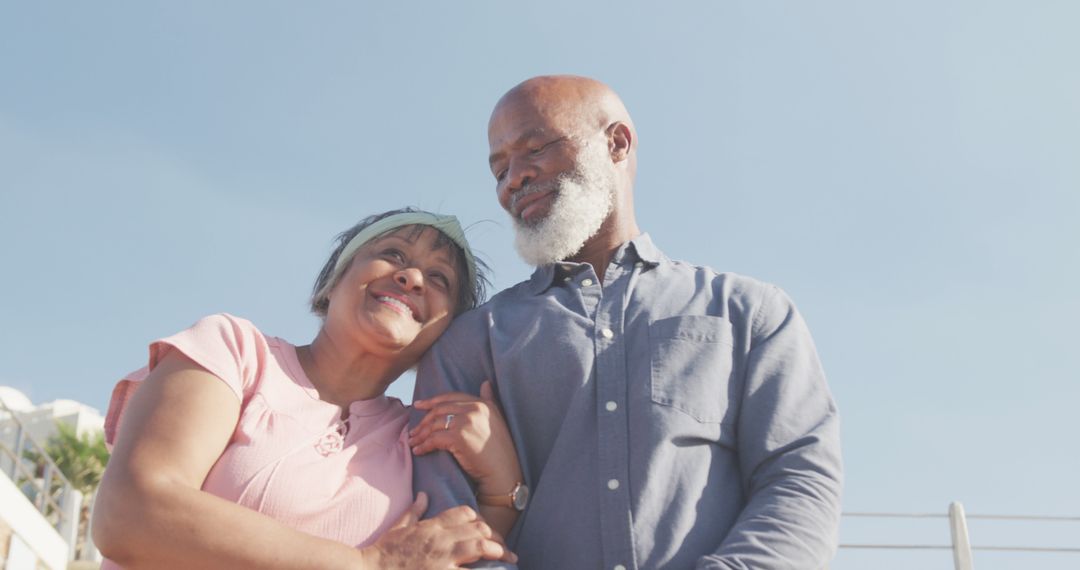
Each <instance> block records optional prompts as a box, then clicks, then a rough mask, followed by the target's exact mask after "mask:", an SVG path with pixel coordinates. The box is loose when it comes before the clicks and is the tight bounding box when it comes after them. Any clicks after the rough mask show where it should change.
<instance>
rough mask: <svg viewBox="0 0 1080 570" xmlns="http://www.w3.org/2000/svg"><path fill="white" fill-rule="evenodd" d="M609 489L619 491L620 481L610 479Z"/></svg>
mask: <svg viewBox="0 0 1080 570" xmlns="http://www.w3.org/2000/svg"><path fill="white" fill-rule="evenodd" d="M607 488H608V489H611V490H612V491H614V490H615V489H618V488H619V480H618V479H608V482H607Z"/></svg>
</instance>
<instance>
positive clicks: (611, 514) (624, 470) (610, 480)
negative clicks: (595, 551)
mask: <svg viewBox="0 0 1080 570" xmlns="http://www.w3.org/2000/svg"><path fill="white" fill-rule="evenodd" d="M632 267H633V266H632V265H631V266H629V268H624V267H623V266H622V264H620V263H617V262H616V261H614V260H613V261H612V263H611V264H610V265H609V266H608V269H607V272H606V274H605V284H604V287H603V288H601V287H600V286H599V285H596V284H595V283H594V284H592V286H591V289H594V290H595V291H591V292H590V294H595V298H596V300H597V305H596V310H595V311H593V312H592V315H593V326H594V331H595V334H594V335H593V343H594V349H595V357H596V360H595V371H594V374H595V387H596V414H597V418H596V419H597V421H596V423H597V427H598V430H597V435H598V441H597V464H598V467H599V473H598V475H599V481H597V483H596V484H597V487H598V490H597V492H598V493H599V494H600V505H601V510H602V513H601V517H600V520H601V525H600V526H601V529H600V535H601V542H602V545H603V555H604V567H605V568H619V567H621V568H624V569H634V568H637V564H636V562H635V560H634V545H633V533H632V531H633V521H632V520H631V512H630V481H628V480H627V476H628V474H629V472H630V468H629V461H630V458H629V440H628V437H627V428H628V426H627V415H626V414H627V408H626V405H625V402H626V398H627V394H626V380H625V379H626V343H625V341H624V338H623V317H624V314H623V307H624V306H625V297H626V294H627V285H628V283H629V279H628V277H629V276H628V275H627V273H628V271H632ZM582 285H583V286H584V281H583V282H582ZM582 293H583V295H584V294H585V289H583V291H582Z"/></svg>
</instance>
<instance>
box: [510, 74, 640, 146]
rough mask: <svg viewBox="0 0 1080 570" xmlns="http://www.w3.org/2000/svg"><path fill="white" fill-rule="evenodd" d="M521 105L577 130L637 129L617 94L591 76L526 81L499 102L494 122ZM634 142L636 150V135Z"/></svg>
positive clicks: (554, 77)
mask: <svg viewBox="0 0 1080 570" xmlns="http://www.w3.org/2000/svg"><path fill="white" fill-rule="evenodd" d="M518 106H527V107H531V108H532V109H533V110H535V111H536V112H538V113H540V114H542V115H543V116H545V117H548V118H549V119H552V120H555V121H558V122H559V123H560V124H562V125H565V126H567V127H569V128H574V129H575V130H577V129H578V128H582V129H596V128H599V129H606V128H607V127H608V126H610V125H612V124H613V123H616V122H621V123H624V124H625V125H626V126H627V127H629V128H630V130H631V131H633V129H634V123H633V121H632V120H631V119H630V113H629V112H627V110H626V106H625V105H623V102H622V100H621V99H619V96H618V95H617V94H616V93H615V91H613V90H612V89H611V88H610V87H608V86H607V85H605V84H603V83H601V82H600V81H597V80H595V79H592V78H590V77H580V76H577V75H542V76H539V77H533V78H531V79H526V80H525V81H523V82H521V83H519V84H517V85H515V86H514V87H513V88H512V89H510V90H509V91H507V92H506V94H505V95H503V96H502V98H501V99H499V102H498V103H496V104H495V110H494V111H492V113H491V121H492V122H494V121H495V119H496V117H498V116H499V115H500V113H505V112H507V111H508V110H510V109H513V108H515V107H518ZM563 121H565V122H563ZM489 125H490V123H489ZM631 142H632V144H633V145H634V147H636V145H637V136H636V133H635V136H634V137H633V140H632V141H631Z"/></svg>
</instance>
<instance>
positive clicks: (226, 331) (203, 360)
mask: <svg viewBox="0 0 1080 570" xmlns="http://www.w3.org/2000/svg"><path fill="white" fill-rule="evenodd" d="M170 350H179V351H180V353H181V354H183V355H184V356H186V357H188V358H189V359H191V360H192V361H193V362H195V363H196V364H198V365H199V366H201V367H203V368H205V369H206V370H207V371H208V372H210V373H211V374H213V375H214V376H216V377H217V378H219V379H221V381H222V382H224V383H225V385H226V386H228V387H229V388H230V389H232V391H233V393H234V394H236V397H237V398H238V399H240V400H241V401H245V400H247V397H248V396H250V395H251V393H252V392H253V391H254V388H255V385H256V383H257V380H258V378H259V376H260V372H261V370H262V365H263V363H265V362H266V359H267V355H268V353H269V345H268V344H267V342H266V338H265V337H264V336H263V335H262V333H260V332H259V330H258V329H256V328H255V325H253V324H251V322H249V321H247V320H245V319H240V318H237V317H234V316H232V315H228V314H225V313H221V314H218V315H211V316H209V317H204V318H202V319H200V320H199V321H198V322H196V323H195V324H194V325H192V326H191V328H189V329H186V330H183V331H181V332H179V333H177V334H175V335H173V336H170V337H166V338H163V339H161V340H156V341H154V342H153V343H151V344H150V363H149V364H148V365H147V366H145V367H143V368H140V369H138V370H136V371H134V372H132V373H130V374H128V375H126V376H124V378H123V379H122V380H120V382H118V383H117V384H116V387H115V388H113V392H112V396H111V398H110V399H109V410H108V412H106V414H105V441H106V443H108V444H109V445H110V446H111V445H112V444H113V442H114V441H115V439H116V432H117V429H119V427H120V421H121V419H122V418H123V415H124V409H125V408H126V407H127V403H128V401H130V399H131V397H132V396H133V395H134V394H135V391H136V389H138V387H139V385H141V383H142V381H143V380H145V379H146V377H147V376H148V375H149V373H150V370H152V369H153V368H154V367H155V366H157V364H158V362H160V361H161V359H162V358H164V357H165V355H166V354H168V353H169V351H170Z"/></svg>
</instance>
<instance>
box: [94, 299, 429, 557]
mask: <svg viewBox="0 0 1080 570" xmlns="http://www.w3.org/2000/svg"><path fill="white" fill-rule="evenodd" d="M169 350H179V351H180V352H182V353H183V354H184V355H185V356H187V357H188V358H190V359H191V360H193V361H195V362H196V363H198V364H199V365H200V366H202V367H203V368H205V369H206V370H208V371H209V372H210V373H211V374H213V375H214V376H216V377H218V378H219V379H221V381H222V382H224V383H225V384H226V385H227V386H228V387H229V388H231V389H232V391H233V393H235V394H236V397H237V398H238V399H239V400H240V402H241V411H240V419H239V421H238V422H237V424H236V430H235V431H234V432H233V435H232V438H231V439H230V441H229V445H228V447H226V449H225V451H224V452H223V453H222V454H221V458H220V459H218V461H217V463H215V464H214V466H213V468H211V470H210V472H209V474H208V475H207V476H206V480H205V481H204V482H203V486H202V489H203V490H204V491H206V492H208V493H212V494H214V495H217V496H219V497H222V498H224V499H228V500H230V501H233V502H235V503H237V504H240V505H243V506H245V507H248V508H250V509H252V510H254V511H258V512H260V513H263V514H265V515H267V516H270V517H273V518H275V519H277V520H278V521H280V522H282V523H284V524H286V525H288V526H290V527H292V528H295V529H297V530H299V531H303V532H306V533H309V534H313V535H316V536H320V537H323V538H328V539H332V540H336V541H339V542H343V543H345V544H349V545H353V546H356V547H361V546H365V545H368V544H370V543H372V542H374V540H375V539H376V538H378V537H379V535H381V534H382V533H383V532H384V531H386V530H387V529H388V528H389V527H390V526H391V525H392V524H393V523H394V522H395V521H396V520H397V519H398V518H399V517H400V516H401V515H402V514H403V513H404V512H405V510H406V509H407V508H408V507H409V506H410V505H411V504H412V455H411V453H410V451H409V447H408V443H407V438H408V433H407V432H408V429H407V428H408V415H407V412H406V409H405V406H403V405H402V404H401V402H400V401H398V400H397V399H394V398H387V397H385V396H380V397H378V398H375V399H372V400H363V401H359V402H353V403H352V404H351V405H350V406H349V418H348V420H345V421H342V420H341V409H340V408H339V407H338V406H336V405H334V404H330V403H328V402H324V401H322V400H320V399H319V395H318V392H317V391H316V390H315V388H314V386H312V384H311V381H310V380H308V378H307V376H306V375H305V374H304V371H303V369H302V368H301V367H300V362H299V361H298V360H297V357H296V347H295V346H293V345H291V344H289V343H287V342H285V341H284V340H281V339H279V338H274V337H266V336H264V335H263V334H262V333H261V332H259V330H258V329H256V328H255V326H254V325H252V324H251V323H250V322H248V321H246V320H244V319H240V318H237V317H234V316H231V315H227V314H220V315H213V316H209V317H206V318H204V319H202V320H200V321H199V322H197V323H195V325H194V326H192V327H191V328H189V329H187V330H185V331H182V332H180V333H178V334H176V335H174V336H171V337H168V338H164V339H161V340H158V341H156V342H154V343H153V344H151V345H150V363H149V366H148V367H147V368H143V369H140V370H138V371H136V372H134V373H132V374H129V375H128V376H127V377H126V378H125V379H124V380H122V381H120V383H119V384H117V386H116V388H115V389H114V390H113V394H112V399H111V401H110V403H109V411H108V414H107V416H106V420H105V432H106V439H107V440H108V441H109V442H110V443H111V442H112V441H113V440H114V439H115V436H116V430H117V428H118V427H119V429H123V425H122V423H121V420H122V414H123V409H124V406H125V404H126V403H127V401H128V399H129V398H130V397H131V395H132V394H133V393H134V392H135V390H136V389H137V388H138V386H139V383H140V382H141V381H142V380H143V379H145V378H146V375H147V374H148V372H149V369H151V368H153V367H154V366H155V365H156V364H157V363H158V362H159V361H160V360H161V358H162V357H163V356H164V355H165V354H166V353H167V352H168V351H169ZM106 567H108V566H104V567H103V568H106ZM112 567H113V568H115V566H112Z"/></svg>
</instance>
